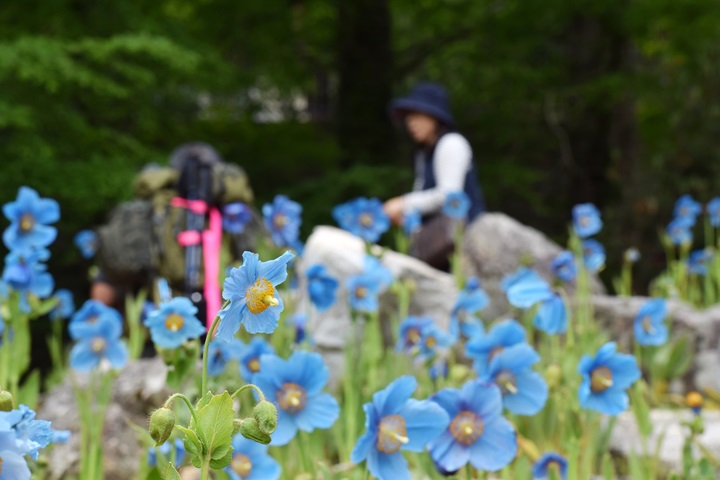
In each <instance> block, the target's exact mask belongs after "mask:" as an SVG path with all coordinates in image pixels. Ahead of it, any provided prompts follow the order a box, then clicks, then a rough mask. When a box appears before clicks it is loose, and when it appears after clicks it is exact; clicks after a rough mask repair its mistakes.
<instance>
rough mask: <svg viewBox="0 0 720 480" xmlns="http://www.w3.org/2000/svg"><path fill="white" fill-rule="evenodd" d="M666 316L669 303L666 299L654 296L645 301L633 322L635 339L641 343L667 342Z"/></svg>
mask: <svg viewBox="0 0 720 480" xmlns="http://www.w3.org/2000/svg"><path fill="white" fill-rule="evenodd" d="M666 316H667V303H666V302H665V299H663V298H654V299H652V300H648V301H647V302H645V303H644V304H643V306H642V307H640V310H638V313H637V315H636V316H635V322H634V323H633V327H634V330H635V340H636V341H637V342H638V343H639V344H640V345H662V344H664V343H665V342H667V339H668V329H667V326H666V325H665V317H666Z"/></svg>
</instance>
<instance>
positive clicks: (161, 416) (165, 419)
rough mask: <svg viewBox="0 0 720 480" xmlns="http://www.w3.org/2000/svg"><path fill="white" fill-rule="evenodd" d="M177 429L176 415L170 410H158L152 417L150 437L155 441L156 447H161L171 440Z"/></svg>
mask: <svg viewBox="0 0 720 480" xmlns="http://www.w3.org/2000/svg"><path fill="white" fill-rule="evenodd" d="M173 428H175V414H174V413H173V411H172V410H170V409H169V408H165V407H163V408H158V409H157V410H155V411H154V412H153V414H152V416H151V417H150V429H149V430H150V436H151V437H152V439H153V440H155V442H156V444H155V446H156V447H159V446H160V445H162V444H163V443H165V442H166V441H167V439H168V438H170V434H171V433H172V431H173Z"/></svg>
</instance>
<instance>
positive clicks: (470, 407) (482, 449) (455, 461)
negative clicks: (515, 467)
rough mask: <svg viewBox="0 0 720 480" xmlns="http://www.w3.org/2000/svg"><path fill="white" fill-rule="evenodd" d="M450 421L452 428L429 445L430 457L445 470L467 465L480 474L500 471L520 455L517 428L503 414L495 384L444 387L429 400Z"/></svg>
mask: <svg viewBox="0 0 720 480" xmlns="http://www.w3.org/2000/svg"><path fill="white" fill-rule="evenodd" d="M430 400H431V401H433V402H435V403H437V404H438V405H440V406H441V407H442V408H443V409H444V410H445V411H446V412H447V414H448V416H449V418H450V424H449V427H448V428H447V429H446V430H445V432H444V433H443V434H442V435H440V436H439V437H438V438H436V439H435V440H433V441H432V442H431V443H430V446H429V451H430V456H431V457H432V458H433V461H434V462H435V464H436V465H437V466H439V467H440V469H441V470H442V471H446V472H455V471H457V470H460V469H461V468H462V467H463V466H465V465H466V464H467V463H468V462H470V464H472V466H473V467H475V468H476V469H477V470H479V471H491V472H494V471H497V470H500V469H501V468H503V467H505V466H506V465H508V464H509V463H510V462H512V460H513V459H514V458H515V455H516V454H517V448H518V447H517V439H516V434H515V429H513V427H512V425H511V424H510V422H508V421H507V420H506V419H505V417H503V415H502V408H503V406H502V397H501V394H500V390H499V389H498V387H497V386H496V385H494V384H492V383H483V382H480V381H478V380H472V381H469V382H467V383H465V384H464V385H463V386H462V388H461V389H460V390H456V389H454V388H445V389H443V390H440V391H439V392H438V393H436V394H435V395H433V396H432V397H430Z"/></svg>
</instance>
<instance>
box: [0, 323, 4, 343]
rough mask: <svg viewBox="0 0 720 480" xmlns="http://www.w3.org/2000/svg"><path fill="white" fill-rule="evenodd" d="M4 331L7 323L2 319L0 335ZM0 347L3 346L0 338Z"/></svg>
mask: <svg viewBox="0 0 720 480" xmlns="http://www.w3.org/2000/svg"><path fill="white" fill-rule="evenodd" d="M4 330H5V322H3V319H2V318H0V334H2V333H3V331H4ZM0 345H2V338H0Z"/></svg>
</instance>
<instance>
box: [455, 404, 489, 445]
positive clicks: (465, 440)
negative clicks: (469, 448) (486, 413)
mask: <svg viewBox="0 0 720 480" xmlns="http://www.w3.org/2000/svg"><path fill="white" fill-rule="evenodd" d="M449 428H450V433H451V434H452V436H453V437H454V438H455V440H457V441H458V443H461V444H462V445H471V444H473V443H475V441H476V440H477V439H478V438H480V435H482V433H483V430H484V428H485V426H484V425H483V421H482V419H481V418H480V417H479V416H477V415H476V414H474V413H473V412H469V411H467V410H463V411H462V412H460V413H458V414H457V415H455V418H453V420H452V422H450V427H449Z"/></svg>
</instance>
